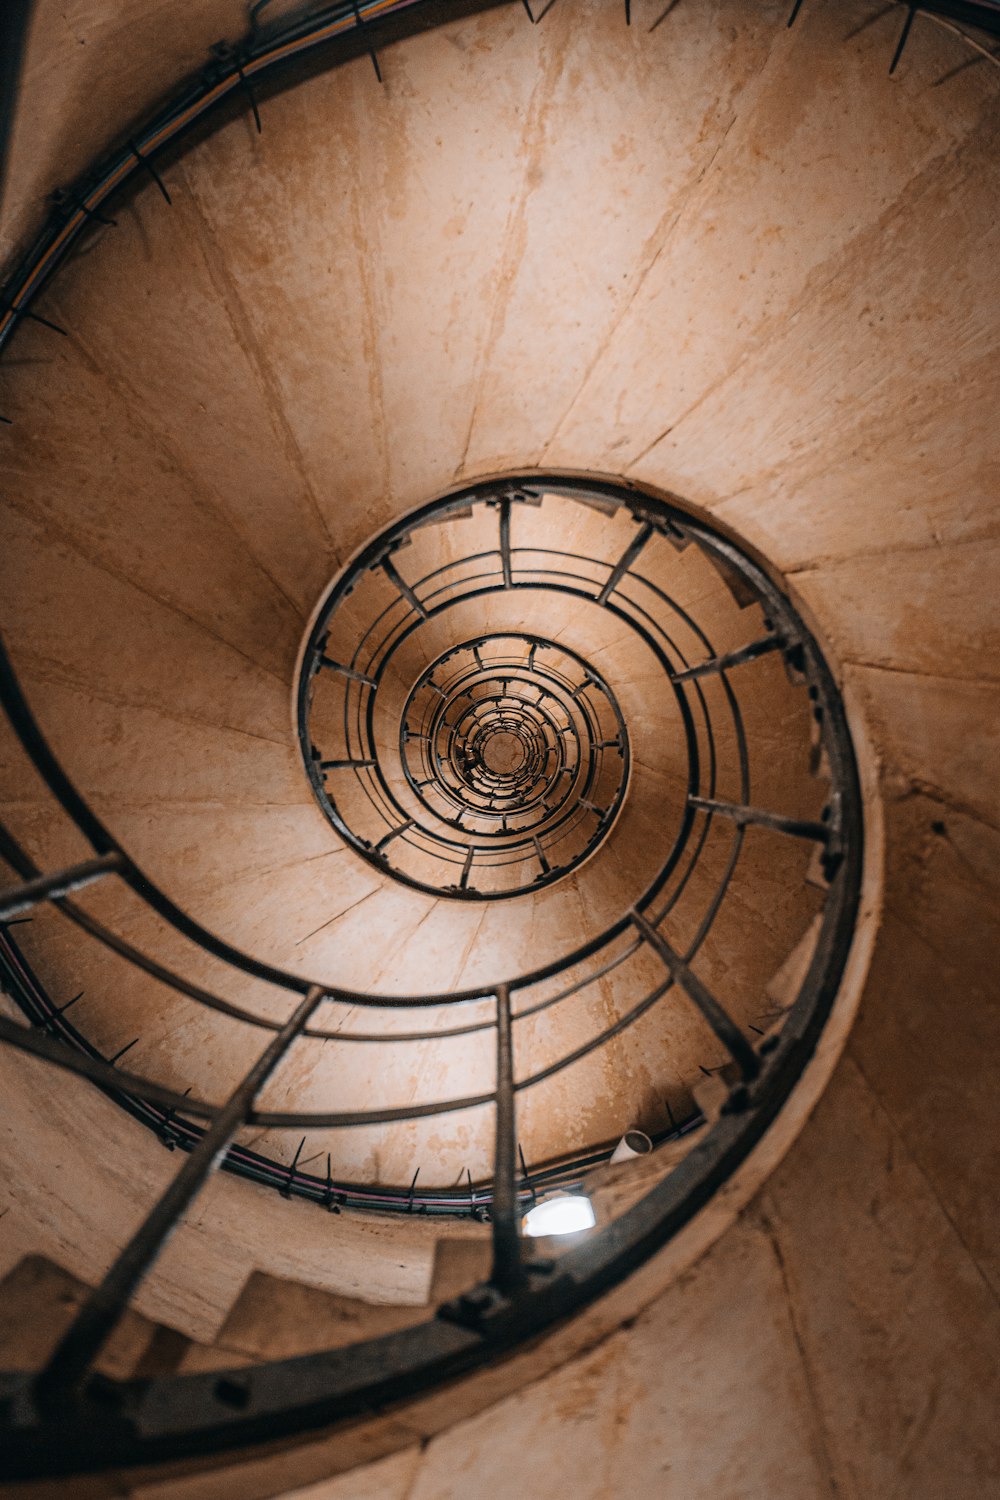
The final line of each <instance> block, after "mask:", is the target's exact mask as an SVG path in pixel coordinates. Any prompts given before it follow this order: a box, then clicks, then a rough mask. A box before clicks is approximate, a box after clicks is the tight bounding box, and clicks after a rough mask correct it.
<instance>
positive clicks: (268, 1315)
mask: <svg viewBox="0 0 1000 1500" xmlns="http://www.w3.org/2000/svg"><path fill="white" fill-rule="evenodd" d="M429 1316H430V1309H429V1308H428V1307H427V1306H413V1305H409V1306H400V1305H398V1304H396V1305H387V1304H380V1303H375V1302H365V1301H363V1300H362V1299H361V1298H360V1297H345V1296H343V1295H342V1294H341V1293H339V1292H329V1291H325V1290H324V1289H323V1288H322V1287H317V1286H310V1285H309V1284H308V1283H307V1282H303V1281H295V1280H287V1279H285V1278H283V1277H280V1276H271V1275H269V1274H268V1273H267V1272H266V1271H253V1272H252V1273H251V1274H250V1276H249V1277H248V1278H247V1280H246V1282H245V1283H244V1286H243V1289H242V1291H241V1292H240V1293H239V1295H238V1296H237V1298H236V1300H235V1302H234V1303H233V1305H232V1306H231V1308H230V1309H229V1313H228V1315H227V1317H226V1320H225V1322H224V1323H223V1325H222V1327H221V1329H220V1330H219V1334H218V1338H217V1339H216V1347H217V1349H220V1350H223V1349H224V1350H227V1351H229V1350H232V1351H234V1352H237V1353H239V1354H245V1355H249V1356H250V1357H251V1359H291V1358H293V1357H294V1356H295V1355H298V1354H312V1353H316V1352H317V1351H319V1350H322V1349H338V1348H343V1347H345V1346H346V1345H348V1344H353V1343H356V1342H357V1341H359V1340H361V1339H370V1338H378V1337H379V1336H381V1335H382V1334H386V1333H394V1332H395V1331H396V1330H397V1329H399V1328H409V1327H411V1326H412V1325H413V1324H415V1323H422V1322H424V1321H425V1319H427V1318H428V1317H429Z"/></svg>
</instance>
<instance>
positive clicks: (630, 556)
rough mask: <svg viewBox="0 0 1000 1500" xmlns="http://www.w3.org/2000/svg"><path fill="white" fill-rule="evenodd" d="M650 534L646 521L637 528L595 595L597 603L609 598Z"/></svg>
mask: <svg viewBox="0 0 1000 1500" xmlns="http://www.w3.org/2000/svg"><path fill="white" fill-rule="evenodd" d="M652 535H653V528H652V526H651V525H650V524H649V522H648V521H647V522H646V523H645V524H644V525H643V526H640V527H639V530H638V531H637V532H636V534H635V536H634V537H633V538H632V540H631V542H630V543H629V545H628V547H626V549H625V551H624V552H623V553H622V555H621V557H620V558H619V559H618V561H617V562H616V563H615V565H614V567H613V568H612V569H611V573H610V575H609V577H608V581H607V583H606V584H605V585H604V587H603V588H602V589H601V592H600V593H599V594H598V596H597V602H598V604H607V602H608V600H609V599H610V598H611V595H612V594H613V593H614V591H615V589H616V588H617V587H618V585H619V584H620V583H621V581H622V579H623V578H624V577H625V574H626V573H627V572H628V570H629V568H630V567H631V566H632V564H633V563H634V562H635V560H636V558H637V557H638V556H639V553H640V552H641V551H642V549H643V547H645V545H646V543H647V542H648V541H649V539H650V537H651V536H652Z"/></svg>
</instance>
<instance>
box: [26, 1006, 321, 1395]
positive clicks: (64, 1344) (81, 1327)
mask: <svg viewBox="0 0 1000 1500" xmlns="http://www.w3.org/2000/svg"><path fill="white" fill-rule="evenodd" d="M325 993H326V992H325V990H322V989H318V988H315V989H311V990H310V991H309V993H308V995H306V997H305V999H304V1000H302V1001H301V1002H300V1003H299V1005H298V1006H297V1007H296V1009H295V1011H294V1012H293V1014H292V1015H291V1016H290V1017H289V1019H288V1020H287V1021H286V1022H285V1024H284V1026H283V1027H282V1028H281V1030H280V1031H279V1032H278V1033H277V1035H276V1036H275V1037H273V1038H272V1040H271V1041H270V1042H269V1044H268V1046H267V1047H266V1048H265V1050H264V1051H263V1052H262V1053H261V1055H260V1057H259V1058H258V1059H257V1061H256V1062H255V1063H254V1065H253V1067H252V1068H251V1069H250V1071H249V1073H248V1074H247V1075H246V1077H245V1078H244V1079H243V1081H242V1083H240V1084H239V1085H238V1086H237V1087H236V1089H234V1091H233V1093H232V1094H231V1095H230V1096H229V1098H228V1099H227V1101H226V1103H225V1105H224V1106H223V1107H222V1109H221V1110H220V1111H219V1113H218V1114H217V1115H216V1116H215V1119H214V1120H213V1121H212V1123H211V1125H210V1126H209V1127H208V1129H207V1130H206V1131H205V1134H204V1135H203V1136H202V1138H201V1140H200V1141H199V1142H198V1144H197V1146H195V1148H194V1150H193V1151H192V1152H191V1154H190V1155H189V1156H188V1157H187V1158H186V1160H185V1162H184V1165H183V1167H182V1168H181V1170H180V1171H179V1172H178V1174H177V1176H176V1177H175V1178H174V1179H173V1181H172V1182H171V1183H170V1185H169V1187H168V1188H167V1190H166V1192H165V1193H163V1195H162V1196H161V1198H160V1199H159V1201H158V1202H157V1203H156V1205H155V1206H154V1208H153V1209H152V1211H151V1212H150V1213H149V1215H148V1216H147V1217H146V1219H145V1221H144V1222H143V1224H142V1225H141V1226H140V1228H139V1229H138V1230H137V1231H136V1233H135V1234H134V1235H133V1236H132V1238H131V1240H130V1241H129V1242H128V1244H127V1245H126V1246H125V1248H124V1249H123V1250H122V1251H121V1253H120V1254H119V1255H118V1257H117V1259H116V1260H115V1262H114V1264H113V1265H112V1267H111V1269H110V1270H109V1271H108V1273H107V1275H106V1276H105V1278H104V1280H103V1281H102V1282H101V1283H100V1285H98V1286H96V1287H94V1289H93V1290H92V1291H91V1292H90V1294H89V1295H88V1296H87V1298H86V1299H85V1301H84V1303H83V1306H82V1307H81V1309H80V1311H79V1313H78V1314H77V1316H76V1318H75V1319H74V1320H73V1322H72V1324H71V1325H70V1327H69V1329H68V1330H67V1332H66V1333H65V1334H64V1335H63V1337H62V1339H61V1340H60V1342H59V1343H58V1344H57V1346H56V1349H55V1351H54V1353H53V1354H52V1356H51V1358H50V1359H49V1362H48V1364H47V1365H46V1366H45V1368H44V1369H43V1370H42V1372H41V1374H40V1375H39V1377H38V1380H37V1382H36V1385H35V1391H36V1395H37V1397H38V1400H39V1402H40V1403H42V1404H46V1405H48V1404H51V1403H53V1402H57V1401H59V1400H63V1399H65V1398H66V1397H67V1396H69V1395H71V1394H72V1393H73V1392H75V1391H77V1390H78V1389H79V1387H80V1386H81V1384H82V1383H83V1382H84V1380H85V1379H86V1377H87V1375H88V1373H89V1371H90V1369H91V1367H92V1366H93V1363H94V1360H95V1359H96V1358H97V1356H98V1355H99V1354H100V1352H101V1350H102V1349H103V1347H104V1345H105V1343H106V1342H107V1340H108V1339H109V1337H110V1336H111V1334H112V1333H113V1331H114V1329H115V1327H116V1325H117V1323H118V1321H119V1319H120V1318H121V1316H122V1314H123V1313H124V1312H125V1310H126V1308H127V1307H128V1304H129V1302H130V1300H131V1298H132V1295H133V1293H134V1292H135V1290H136V1288H137V1287H138V1286H139V1283H140V1282H141V1281H142V1280H143V1278H144V1277H145V1275H146V1274H147V1272H148V1271H149V1269H150V1267H151V1266H152V1264H153V1262H154V1261H155V1260H156V1258H157V1256H158V1255H159V1253H160V1251H161V1250H162V1249H163V1246H164V1244H165V1243H166V1241H167V1239H168V1238H169V1236H170V1235H171V1234H172V1232H173V1231H174V1229H175V1228H176V1227H177V1224H178V1222H179V1220H180V1219H181V1218H182V1216H183V1215H184V1213H185V1212H186V1210H187V1209H188V1207H189V1206H190V1204H191V1203H192V1201H193V1200H194V1198H195V1196H196V1195H197V1193H198V1192H199V1191H200V1190H201V1188H202V1187H203V1186H204V1184H205V1182H206V1181H207V1180H208V1178H209V1177H210V1176H211V1174H212V1172H213V1171H214V1170H215V1168H216V1166H217V1165H218V1162H219V1160H220V1159H221V1157H222V1155H223V1152H224V1151H225V1149H226V1147H227V1146H228V1145H229V1143H230V1141H231V1140H232V1138H233V1136H234V1135H235V1134H236V1131H237V1130H238V1129H239V1127H240V1126H241V1125H242V1124H243V1123H244V1121H245V1120H246V1118H247V1116H248V1115H249V1113H250V1110H251V1108H252V1107H253V1102H254V1100H255V1098H256V1097H257V1095H258V1094H259V1092H260V1090H261V1089H262V1088H263V1086H264V1084H265V1083H266V1082H267V1080H268V1078H269V1077H270V1075H271V1074H272V1073H273V1071H274V1069H275V1067H276V1066H277V1064H278V1063H279V1062H280V1061H281V1058H282V1057H283V1056H284V1054H285V1053H286V1052H287V1050H288V1048H289V1047H290V1046H291V1044H292V1042H294V1041H295V1039H296V1037H297V1036H298V1035H299V1034H300V1032H301V1031H302V1030H303V1028H304V1027H305V1026H306V1024H307V1023H308V1021H309V1019H310V1017H311V1016H312V1014H313V1012H314V1011H315V1010H316V1007H317V1006H318V1005H319V1003H320V1001H321V1000H322V999H323V996H324V994H325Z"/></svg>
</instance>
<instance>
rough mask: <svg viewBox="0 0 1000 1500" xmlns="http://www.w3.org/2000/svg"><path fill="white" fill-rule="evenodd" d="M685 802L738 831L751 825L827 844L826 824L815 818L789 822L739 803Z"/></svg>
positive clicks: (693, 799)
mask: <svg viewBox="0 0 1000 1500" xmlns="http://www.w3.org/2000/svg"><path fill="white" fill-rule="evenodd" d="M688 802H689V803H690V804H691V806H692V807H697V808H699V809H700V810H701V811H702V812H706V813H718V814H719V816H720V817H723V818H732V820H733V822H734V823H737V824H738V825H739V826H740V827H741V828H742V827H744V826H745V825H746V824H747V823H754V824H756V825H757V826H758V827H759V828H770V829H771V830H772V832H774V833H787V834H790V835H791V837H793V838H798V839H812V840H813V841H814V842H815V843H817V844H826V843H828V842H829V839H830V833H831V829H830V826H829V824H827V823H818V822H817V821H816V820H815V819H814V818H788V817H786V816H785V814H784V813H774V812H766V811H765V810H764V809H763V808H761V807H747V806H743V805H741V804H740V803H738V802H717V801H716V800H715V798H713V797H689V798H688Z"/></svg>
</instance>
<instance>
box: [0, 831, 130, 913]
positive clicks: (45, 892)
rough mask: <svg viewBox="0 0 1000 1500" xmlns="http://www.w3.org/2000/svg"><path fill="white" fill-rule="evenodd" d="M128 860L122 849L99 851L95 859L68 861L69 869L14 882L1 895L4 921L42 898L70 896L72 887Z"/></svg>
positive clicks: (75, 888)
mask: <svg viewBox="0 0 1000 1500" xmlns="http://www.w3.org/2000/svg"><path fill="white" fill-rule="evenodd" d="M2 853H3V845H2V843H0V854H2ZM124 863H125V861H124V859H123V858H122V856H121V855H120V854H118V853H111V854H99V855H98V856H97V857H96V858H95V859H84V860H81V861H80V863H79V864H77V865H68V866H67V867H66V869H64V870H56V871H55V873H54V874H52V875H38V876H36V877H35V878H34V879H33V880H25V881H24V882H23V883H22V884H21V885H17V886H14V888H13V890H9V891H5V892H4V893H3V894H2V895H0V922H6V921H8V920H9V919H10V918H11V917H17V916H20V914H21V912H23V911H29V910H30V909H31V907H33V906H37V905H38V904H39V903H40V902H42V901H56V900H58V899H59V897H60V896H68V895H69V893H70V891H79V890H82V889H83V887H84V886H85V885H92V884H93V882H94V881H95V880H100V879H101V878H102V877H103V876H105V875H113V874H114V873H115V872H116V871H118V870H121V869H122V868H123V866H124Z"/></svg>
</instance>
